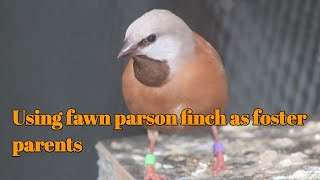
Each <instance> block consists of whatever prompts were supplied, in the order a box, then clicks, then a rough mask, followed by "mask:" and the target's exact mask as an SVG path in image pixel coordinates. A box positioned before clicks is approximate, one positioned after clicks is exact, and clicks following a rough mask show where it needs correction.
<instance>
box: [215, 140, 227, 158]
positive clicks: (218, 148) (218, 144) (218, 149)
mask: <svg viewBox="0 0 320 180" xmlns="http://www.w3.org/2000/svg"><path fill="white" fill-rule="evenodd" d="M213 150H214V155H215V156H216V155H217V154H218V153H219V152H222V153H224V148H223V146H222V143H221V142H220V141H216V142H215V143H214V144H213Z"/></svg>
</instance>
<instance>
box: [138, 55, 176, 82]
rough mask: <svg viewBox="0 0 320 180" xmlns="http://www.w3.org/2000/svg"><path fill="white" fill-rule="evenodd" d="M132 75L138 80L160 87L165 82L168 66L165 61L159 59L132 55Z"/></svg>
mask: <svg viewBox="0 0 320 180" xmlns="http://www.w3.org/2000/svg"><path fill="white" fill-rule="evenodd" d="M133 59H134V61H133V70H134V75H135V77H136V78H137V80H138V81H139V82H141V83H142V84H144V85H146V86H150V87H160V86H162V85H164V84H165V83H166V82H167V79H168V76H169V73H170V67H169V65H168V63H167V61H159V60H156V59H152V58H149V57H148V56H144V55H137V56H133Z"/></svg>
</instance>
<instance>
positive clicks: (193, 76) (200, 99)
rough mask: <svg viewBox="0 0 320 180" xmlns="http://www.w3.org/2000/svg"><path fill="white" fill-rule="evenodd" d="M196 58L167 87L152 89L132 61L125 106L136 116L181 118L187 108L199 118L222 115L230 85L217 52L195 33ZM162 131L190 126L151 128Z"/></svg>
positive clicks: (124, 80) (124, 87)
mask: <svg viewBox="0 0 320 180" xmlns="http://www.w3.org/2000/svg"><path fill="white" fill-rule="evenodd" d="M194 38H195V42H196V54H195V56H194V57H192V58H190V59H188V60H186V61H185V62H184V63H183V64H180V65H179V67H178V68H177V69H176V70H175V71H174V72H171V73H170V75H169V79H168V81H167V83H165V84H164V85H162V86H160V87H149V86H146V85H143V84H142V83H140V82H139V81H138V80H137V79H136V77H135V75H134V70H133V59H132V58H131V59H130V60H129V62H128V65H127V67H126V68H125V71H124V73H123V77H122V90H123V95H124V99H125V102H126V104H127V106H128V109H129V111H130V112H131V113H134V114H172V113H175V114H177V115H178V117H179V116H180V113H181V111H182V110H183V109H184V108H191V109H192V110H193V111H194V113H197V114H211V113H213V110H214V109H215V108H219V109H221V110H222V111H223V110H224V109H225V107H226V105H227V101H228V85H227V79H226V76H225V73H224V68H223V65H222V62H221V60H220V57H219V55H218V53H217V52H216V50H215V49H214V48H213V47H212V46H211V45H210V44H209V43H208V42H207V41H206V40H204V39H203V38H202V37H201V36H199V35H198V34H196V33H194ZM147 128H151V129H157V130H159V131H180V130H185V129H189V128H190V126H183V127H182V126H159V127H158V126H148V127H147Z"/></svg>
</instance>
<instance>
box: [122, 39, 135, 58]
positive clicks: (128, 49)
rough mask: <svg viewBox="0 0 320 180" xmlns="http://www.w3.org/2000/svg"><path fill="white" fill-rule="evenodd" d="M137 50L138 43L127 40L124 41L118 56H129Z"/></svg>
mask: <svg viewBox="0 0 320 180" xmlns="http://www.w3.org/2000/svg"><path fill="white" fill-rule="evenodd" d="M136 50H137V45H136V44H134V43H132V42H130V41H127V40H126V41H124V45H123V47H122V49H121V50H120V52H119V54H118V58H121V57H127V56H129V55H131V54H133V53H134V52H135V51H136Z"/></svg>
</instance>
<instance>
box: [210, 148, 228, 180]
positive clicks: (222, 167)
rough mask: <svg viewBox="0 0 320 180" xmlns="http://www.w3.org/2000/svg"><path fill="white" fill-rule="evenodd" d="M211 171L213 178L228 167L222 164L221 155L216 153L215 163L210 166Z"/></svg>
mask: <svg viewBox="0 0 320 180" xmlns="http://www.w3.org/2000/svg"><path fill="white" fill-rule="evenodd" d="M211 169H212V171H213V172H212V175H213V176H217V175H218V174H219V173H221V172H222V171H225V170H227V169H228V167H227V166H226V164H225V163H224V159H223V154H222V153H218V154H217V155H216V161H215V163H214V164H213V165H212V166H211Z"/></svg>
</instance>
